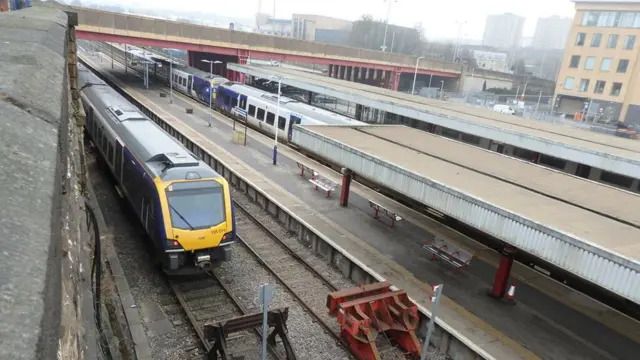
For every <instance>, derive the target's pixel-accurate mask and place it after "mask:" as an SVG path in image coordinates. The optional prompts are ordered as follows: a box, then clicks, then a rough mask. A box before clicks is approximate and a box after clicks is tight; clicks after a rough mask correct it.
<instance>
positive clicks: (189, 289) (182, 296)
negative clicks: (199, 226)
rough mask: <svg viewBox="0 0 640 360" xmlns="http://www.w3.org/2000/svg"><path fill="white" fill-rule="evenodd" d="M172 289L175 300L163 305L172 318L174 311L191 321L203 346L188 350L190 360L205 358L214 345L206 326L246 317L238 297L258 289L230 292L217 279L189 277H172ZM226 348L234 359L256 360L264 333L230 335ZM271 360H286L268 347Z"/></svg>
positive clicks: (214, 277)
mask: <svg viewBox="0 0 640 360" xmlns="http://www.w3.org/2000/svg"><path fill="white" fill-rule="evenodd" d="M169 287H170V288H171V290H172V291H173V294H174V296H175V298H174V299H175V301H169V302H165V303H164V307H165V312H167V314H168V315H171V314H172V312H175V311H183V312H184V314H185V315H186V316H187V318H188V319H189V322H190V325H191V328H192V329H193V330H194V332H195V335H196V336H197V338H198V339H199V345H200V346H192V347H191V348H190V349H186V352H187V353H189V355H190V358H191V359H199V360H200V359H203V358H204V357H205V356H206V354H207V353H208V351H209V350H210V349H211V346H212V344H211V343H210V342H209V341H207V339H205V336H204V331H203V328H204V325H205V324H210V323H213V322H217V321H224V320H229V319H232V318H235V317H238V316H241V315H245V314H247V309H246V308H245V307H244V306H243V305H242V303H241V302H240V301H239V299H238V298H237V295H236V294H244V293H247V292H250V291H254V290H255V289H249V288H240V289H236V290H235V291H233V292H232V291H231V290H230V289H229V287H228V286H227V285H226V284H225V283H224V282H222V281H221V279H220V278H218V276H216V275H215V274H213V273H211V274H208V275H202V276H194V277H190V278H170V279H169ZM226 341H227V343H226V345H227V349H229V351H230V353H231V354H232V355H233V356H234V357H239V358H241V357H242V356H245V357H246V358H247V359H251V358H254V357H255V354H256V353H259V352H260V342H261V331H260V330H258V329H253V331H250V330H248V331H242V332H239V333H234V334H231V335H230V336H229V337H227V339H226ZM268 350H269V356H268V359H270V360H284V359H285V357H284V356H282V355H281V354H280V353H279V352H278V351H277V349H274V348H271V347H269V349H268Z"/></svg>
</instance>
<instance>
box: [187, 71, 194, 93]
mask: <svg viewBox="0 0 640 360" xmlns="http://www.w3.org/2000/svg"><path fill="white" fill-rule="evenodd" d="M192 87H193V75H189V77H187V94H189V95H193V93H192V92H191V88H192Z"/></svg>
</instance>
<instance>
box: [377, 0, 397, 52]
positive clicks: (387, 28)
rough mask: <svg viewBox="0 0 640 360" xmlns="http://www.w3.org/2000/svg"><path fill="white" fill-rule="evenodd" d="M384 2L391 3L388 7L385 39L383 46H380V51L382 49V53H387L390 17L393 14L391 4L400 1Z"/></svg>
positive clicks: (390, 0)
mask: <svg viewBox="0 0 640 360" xmlns="http://www.w3.org/2000/svg"><path fill="white" fill-rule="evenodd" d="M384 1H385V2H386V1H388V2H389V7H387V21H386V25H385V26H384V39H383V40H382V46H380V49H382V52H385V51H387V30H389V15H390V14H391V4H392V2H394V1H395V2H398V0H384Z"/></svg>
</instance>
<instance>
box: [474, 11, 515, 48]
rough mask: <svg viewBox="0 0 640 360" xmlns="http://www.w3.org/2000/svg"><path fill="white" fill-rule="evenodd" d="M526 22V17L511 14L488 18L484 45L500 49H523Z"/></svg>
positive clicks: (483, 39) (483, 40)
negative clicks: (523, 33) (523, 32)
mask: <svg viewBox="0 0 640 360" xmlns="http://www.w3.org/2000/svg"><path fill="white" fill-rule="evenodd" d="M524 21H525V18H524V17H522V16H518V15H515V14H510V13H507V14H499V15H489V16H487V23H486V25H485V27H484V36H483V38H482V44H483V45H484V46H493V47H496V48H500V49H517V48H520V47H522V31H523V29H524Z"/></svg>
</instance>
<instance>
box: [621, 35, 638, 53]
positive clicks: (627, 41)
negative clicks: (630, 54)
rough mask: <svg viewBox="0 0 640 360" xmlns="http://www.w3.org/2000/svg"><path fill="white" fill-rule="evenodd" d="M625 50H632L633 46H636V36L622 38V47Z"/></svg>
mask: <svg viewBox="0 0 640 360" xmlns="http://www.w3.org/2000/svg"><path fill="white" fill-rule="evenodd" d="M622 46H624V48H625V49H627V50H632V49H633V47H634V46H636V36H635V35H627V36H625V37H624V40H623V45H622Z"/></svg>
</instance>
